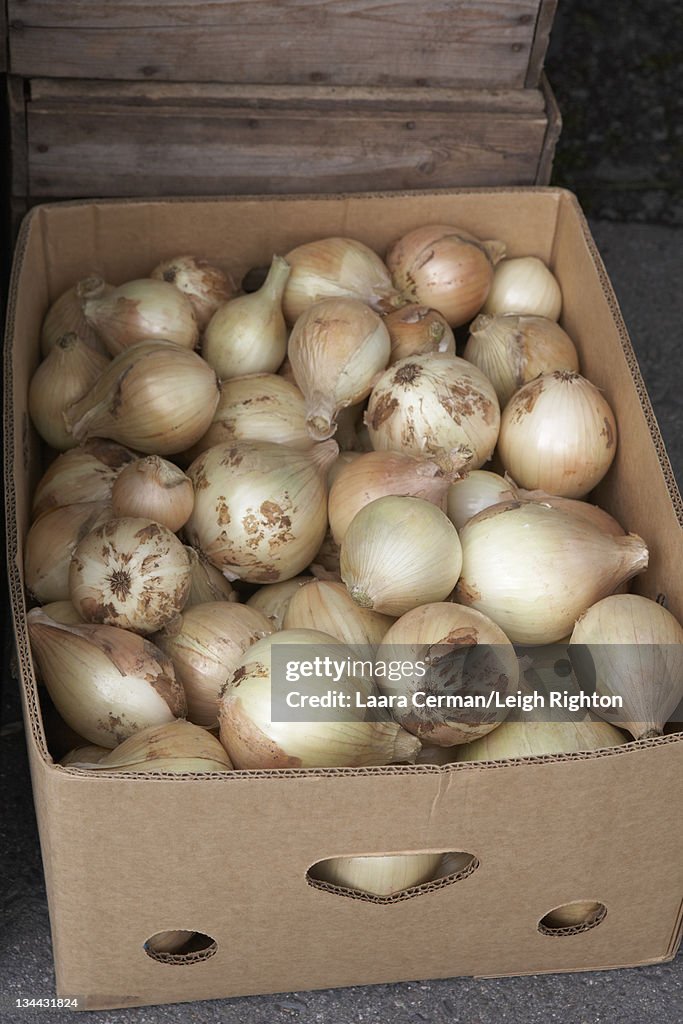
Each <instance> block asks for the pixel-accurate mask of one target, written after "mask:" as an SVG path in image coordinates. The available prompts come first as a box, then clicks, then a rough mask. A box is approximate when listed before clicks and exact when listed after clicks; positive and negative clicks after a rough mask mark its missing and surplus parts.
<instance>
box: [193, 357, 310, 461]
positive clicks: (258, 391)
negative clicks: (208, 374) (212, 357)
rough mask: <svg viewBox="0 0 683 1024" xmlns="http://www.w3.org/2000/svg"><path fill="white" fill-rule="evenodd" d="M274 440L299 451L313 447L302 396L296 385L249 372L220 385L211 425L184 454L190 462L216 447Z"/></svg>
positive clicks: (279, 378) (271, 376) (272, 376)
mask: <svg viewBox="0 0 683 1024" xmlns="http://www.w3.org/2000/svg"><path fill="white" fill-rule="evenodd" d="M274 440H275V441H277V443H278V444H284V445H287V447H288V448H298V449H300V450H302V451H305V450H306V449H309V448H312V447H313V445H314V444H315V441H314V440H313V438H312V437H311V435H310V434H309V432H308V429H307V427H306V406H305V403H304V396H303V395H302V394H301V392H300V391H299V388H298V387H297V386H296V384H294V383H290V381H288V380H285V379H283V378H282V377H280V376H278V375H277V374H274V373H250V374H246V375H245V376H244V377H233V378H232V379H231V380H226V381H223V382H222V383H221V395H220V398H219V400H218V405H217V406H216V411H215V413H214V415H213V422H212V423H211V425H210V427H209V429H208V430H207V432H206V433H205V434H204V436H203V437H202V438H200V439H199V441H197V443H196V444H195V445H194V446H193V447H192V449H191V451H189V452H185V453H183V454H184V456H185V458H186V459H188V461H189V462H192V461H193V460H194V459H196V458H197V456H198V455H201V453H202V452H205V451H206V450H207V448H213V446H214V445H217V444H238V443H239V442H241V441H267V442H272V441H274Z"/></svg>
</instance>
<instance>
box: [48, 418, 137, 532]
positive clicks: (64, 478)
mask: <svg viewBox="0 0 683 1024" xmlns="http://www.w3.org/2000/svg"><path fill="white" fill-rule="evenodd" d="M136 457H137V456H136V455H135V453H134V452H131V451H129V450H128V449H127V448H124V447H123V445H120V444H115V443H114V442H113V441H105V440H103V439H102V438H100V437H93V438H91V439H90V440H88V441H86V442H85V443H84V444H81V445H79V446H78V448H71V449H70V450H69V451H68V452H64V453H63V454H62V455H59V456H58V457H57V458H56V459H55V461H54V462H53V463H52V465H51V466H50V467H49V469H48V470H47V471H46V472H45V473H44V475H43V476H42V477H41V478H40V482H39V483H38V486H37V487H36V490H35V494H34V495H33V505H32V508H31V514H32V517H33V518H34V519H37V518H38V517H39V516H41V515H42V514H43V512H47V511H49V510H50V509H52V508H59V507H60V506H62V505H76V504H78V503H79V502H85V501H103V502H109V501H110V500H111V492H112V487H113V486H114V481H115V480H116V477H117V476H118V475H119V473H120V472H121V470H122V469H123V467H124V466H126V465H128V463H130V462H133V460H134V459H135V458H136Z"/></svg>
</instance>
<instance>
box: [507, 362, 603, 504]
mask: <svg viewBox="0 0 683 1024" xmlns="http://www.w3.org/2000/svg"><path fill="white" fill-rule="evenodd" d="M616 450H617V425H616V421H615V419H614V413H613V412H612V409H611V408H610V406H609V403H608V402H607V401H606V399H605V398H603V396H602V394H601V393H600V391H599V390H598V389H597V388H596V387H595V385H593V384H591V383H590V381H588V380H586V379H585V377H582V376H580V374H578V373H571V372H569V371H566V370H555V372H554V373H548V374H543V375H541V376H540V377H537V378H536V379H535V380H533V381H531V382H530V383H529V384H525V385H524V387H523V388H520V390H519V391H517V392H516V394H514V395H513V396H512V398H511V399H510V401H509V402H508V404H507V405H506V407H505V409H504V410H503V416H502V419H501V424H500V437H499V438H498V452H499V454H500V457H501V460H502V462H503V465H504V466H505V469H506V470H508V472H509V473H510V475H511V476H512V478H513V479H514V480H515V481H516V483H518V484H520V485H521V486H522V487H526V488H530V489H532V490H534V489H537V488H540V489H541V490H544V491H548V492H549V493H550V494H557V495H560V496H561V497H565V498H583V497H584V496H585V495H586V494H588V492H589V491H591V490H592V489H593V488H594V487H595V486H596V485H597V484H599V483H600V481H601V480H602V478H603V477H604V475H605V473H606V472H607V470H608V469H609V467H610V466H611V465H612V461H613V459H614V455H615V453H616Z"/></svg>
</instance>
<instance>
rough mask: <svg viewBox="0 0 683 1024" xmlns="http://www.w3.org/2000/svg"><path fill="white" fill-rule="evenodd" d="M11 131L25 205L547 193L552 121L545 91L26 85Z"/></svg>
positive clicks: (555, 118) (554, 132)
mask: <svg viewBox="0 0 683 1024" xmlns="http://www.w3.org/2000/svg"><path fill="white" fill-rule="evenodd" d="M15 100H16V104H17V107H18V108H20V107H21V104H22V96H21V95H19V94H16V95H15ZM14 123H15V128H16V130H17V133H23V138H16V139H15V149H16V150H17V159H16V161H15V176H14V182H13V192H14V195H15V196H23V197H24V198H25V200H26V202H27V204H32V203H35V202H38V201H42V200H46V199H66V198H88V197H97V196H108V197H110V196H150V195H169V196H171V195H175V196H182V195H223V194H245V193H283V192H289V193H301V192H354V191H368V190H370V191H374V190H380V191H387V190H393V189H420V188H441V187H447V186H458V185H531V184H546V183H547V182H548V180H549V177H550V169H551V164H552V155H553V151H554V147H555V142H556V139H557V136H558V133H559V124H560V119H559V113H558V111H557V108H556V106H555V103H554V100H553V98H552V93H551V92H550V89H549V88H548V87H547V85H546V84H545V83H544V84H543V88H542V89H517V90H484V89H473V90H443V89H442V90H427V89H413V90H382V89H361V88H359V87H356V88H338V89H336V88H329V87H320V86H318V87H310V86H306V87H301V86H300V87H297V86H288V87H280V88H275V87H260V88H258V89H257V88H255V87H238V86H220V85H199V84H195V85H184V84H183V85H181V84H175V83H169V84H165V85H157V84H151V83H134V82H116V83H108V82H83V81H78V80H55V79H34V80H32V81H31V82H30V83H29V93H28V97H27V98H26V102H25V112H24V116H23V117H22V116H21V111H20V109H18V111H17V115H16V117H15V121H14ZM19 150H23V153H24V156H23V157H22V156H21V154H20V153H19V152H18V151H19Z"/></svg>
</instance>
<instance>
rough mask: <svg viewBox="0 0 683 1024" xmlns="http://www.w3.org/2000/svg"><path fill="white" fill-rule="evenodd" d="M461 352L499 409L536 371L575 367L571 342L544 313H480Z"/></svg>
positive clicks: (577, 362)
mask: <svg viewBox="0 0 683 1024" xmlns="http://www.w3.org/2000/svg"><path fill="white" fill-rule="evenodd" d="M463 355H464V358H465V359H467V360H468V361H469V362H471V363H474V365H475V366H478V367H479V369H480V370H481V371H482V373H485V374H486V376H487V377H488V378H489V380H490V381H491V383H492V384H493V386H494V388H495V389H496V394H497V395H498V401H499V402H500V407H501V409H502V408H503V407H504V406H505V404H506V403H507V402H508V401H509V400H510V398H511V397H512V395H513V394H514V393H515V391H517V390H518V389H519V388H521V387H522V385H523V384H528V382H529V381H530V380H533V379H534V377H538V375H539V374H540V373H551V372H552V371H553V370H572V371H574V372H578V369H579V357H578V354H577V351H576V348H575V346H574V342H573V341H572V340H571V338H570V337H569V335H568V334H567V333H566V332H565V331H563V330H562V328H561V327H560V325H559V324H557V323H555V321H554V320H550V319H549V318H548V317H544V316H513V315H509V314H507V315H505V316H488V315H486V314H481V316H478V317H477V319H476V320H475V321H474V322H473V323H472V324H471V326H470V337H469V340H468V342H467V345H466V346H465V351H464V353H463Z"/></svg>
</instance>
